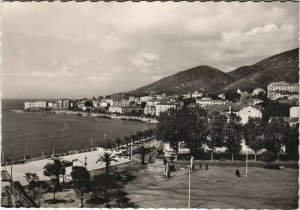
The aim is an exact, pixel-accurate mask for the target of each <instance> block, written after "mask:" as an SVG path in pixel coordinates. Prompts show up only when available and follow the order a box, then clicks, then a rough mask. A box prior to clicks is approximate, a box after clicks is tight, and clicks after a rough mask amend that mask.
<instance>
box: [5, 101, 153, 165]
mask: <svg viewBox="0 0 300 210" xmlns="http://www.w3.org/2000/svg"><path fill="white" fill-rule="evenodd" d="M35 100H37V99H35ZM35 100H28V99H2V100H1V105H2V118H1V126H2V127H1V137H2V138H1V146H2V150H1V152H2V159H3V158H4V159H11V158H12V159H13V160H19V159H22V158H24V156H27V157H28V156H30V157H38V156H41V155H42V153H43V154H44V155H47V154H52V152H53V150H54V152H55V153H62V152H67V151H72V150H82V149H88V148H90V147H91V144H92V146H93V147H95V146H103V145H105V144H106V142H107V141H108V140H109V139H110V140H112V141H114V140H115V139H116V138H117V137H121V138H122V137H124V136H129V135H131V134H134V133H136V132H137V131H144V130H147V129H150V128H154V127H155V125H154V124H148V123H144V122H136V121H127V120H116V119H105V118H98V117H91V116H78V115H71V114H42V113H16V112H12V110H22V109H24V102H25V101H35ZM43 100H45V99H43ZM47 101H51V100H47Z"/></svg>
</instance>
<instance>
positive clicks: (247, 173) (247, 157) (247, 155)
mask: <svg viewBox="0 0 300 210" xmlns="http://www.w3.org/2000/svg"><path fill="white" fill-rule="evenodd" d="M246 148H247V149H246V174H245V176H248V147H247V146H246Z"/></svg>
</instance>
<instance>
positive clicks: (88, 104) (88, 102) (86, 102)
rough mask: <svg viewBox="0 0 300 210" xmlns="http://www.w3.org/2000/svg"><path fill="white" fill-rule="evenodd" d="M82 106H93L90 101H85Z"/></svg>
mask: <svg viewBox="0 0 300 210" xmlns="http://www.w3.org/2000/svg"><path fill="white" fill-rule="evenodd" d="M84 106H86V107H93V102H92V101H85V102H84Z"/></svg>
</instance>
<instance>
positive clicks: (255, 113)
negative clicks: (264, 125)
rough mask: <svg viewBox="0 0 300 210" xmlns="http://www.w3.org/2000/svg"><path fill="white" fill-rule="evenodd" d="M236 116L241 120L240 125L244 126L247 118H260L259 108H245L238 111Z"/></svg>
mask: <svg viewBox="0 0 300 210" xmlns="http://www.w3.org/2000/svg"><path fill="white" fill-rule="evenodd" d="M238 116H239V117H240V118H241V123H242V124H246V123H247V122H248V121H249V117H252V118H254V117H258V118H262V111H261V106H247V107H244V108H242V109H241V110H240V111H238Z"/></svg>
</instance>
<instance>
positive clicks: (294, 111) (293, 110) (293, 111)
mask: <svg viewBox="0 0 300 210" xmlns="http://www.w3.org/2000/svg"><path fill="white" fill-rule="evenodd" d="M290 117H298V118H299V106H292V107H291V108H290Z"/></svg>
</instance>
